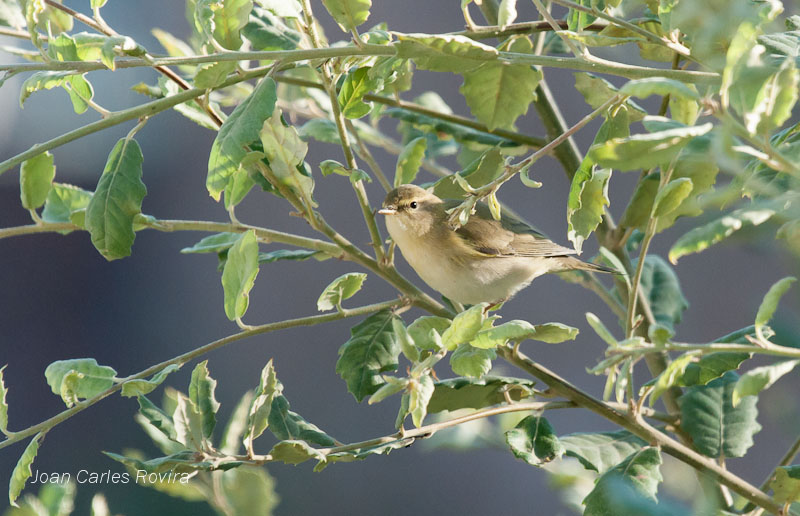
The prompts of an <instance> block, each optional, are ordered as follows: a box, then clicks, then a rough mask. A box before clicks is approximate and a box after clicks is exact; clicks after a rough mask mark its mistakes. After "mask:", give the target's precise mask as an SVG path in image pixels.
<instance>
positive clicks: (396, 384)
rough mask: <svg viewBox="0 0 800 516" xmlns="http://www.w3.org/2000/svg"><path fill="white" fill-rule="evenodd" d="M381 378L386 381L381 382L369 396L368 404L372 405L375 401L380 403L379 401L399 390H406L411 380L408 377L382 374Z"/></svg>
mask: <svg viewBox="0 0 800 516" xmlns="http://www.w3.org/2000/svg"><path fill="white" fill-rule="evenodd" d="M383 379H384V380H386V383H385V384H383V385H382V386H381V387H380V388H379V389H378V390H377V391H375V393H374V394H373V395H372V396H370V397H369V400H367V403H368V404H370V405H374V404H375V403H380V402H381V401H383V400H385V399H386V398H388V397H389V396H392V395H394V394H397V393H398V392H400V391H404V390H406V388H407V387H408V384H409V382H410V381H411V380H410V379H408V378H395V377H394V376H386V375H384V376H383Z"/></svg>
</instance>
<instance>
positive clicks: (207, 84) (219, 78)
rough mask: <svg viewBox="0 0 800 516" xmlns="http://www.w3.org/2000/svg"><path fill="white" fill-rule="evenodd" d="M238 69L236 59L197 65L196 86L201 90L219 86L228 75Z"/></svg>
mask: <svg viewBox="0 0 800 516" xmlns="http://www.w3.org/2000/svg"><path fill="white" fill-rule="evenodd" d="M234 70H236V62H235V61H219V62H217V63H210V64H205V65H202V66H198V67H197V72H196V73H195V75H194V87H195V88H200V89H201V90H208V89H211V88H214V87H216V86H219V85H220V84H222V83H223V82H225V79H227V78H228V75H229V74H231V73H232V72H233V71H234Z"/></svg>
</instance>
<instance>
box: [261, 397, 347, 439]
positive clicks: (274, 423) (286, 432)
mask: <svg viewBox="0 0 800 516" xmlns="http://www.w3.org/2000/svg"><path fill="white" fill-rule="evenodd" d="M268 421H269V429H270V431H271V432H272V433H273V434H275V437H277V438H278V439H281V440H291V439H299V440H301V441H306V442H307V443H309V444H318V445H320V446H334V445H336V440H335V439H334V438H333V437H331V436H329V435H328V434H326V433H325V432H323V431H322V430H320V429H319V428H318V427H317V426H316V425H312V424H311V423H309V422H308V421H306V420H305V419H303V418H302V417H301V416H300V414H297V413H296V412H292V411H291V410H289V400H287V399H286V397H285V396H283V395H282V394H279V395H278V396H275V398H274V399H273V400H272V408H271V409H270V412H269V418H268Z"/></svg>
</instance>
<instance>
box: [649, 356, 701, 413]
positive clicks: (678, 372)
mask: <svg viewBox="0 0 800 516" xmlns="http://www.w3.org/2000/svg"><path fill="white" fill-rule="evenodd" d="M696 357H697V353H691V352H690V353H684V354H683V355H681V356H679V357H678V358H676V359H675V360H673V361H671V362H670V363H669V364H668V365H667V368H666V369H664V370H663V371H662V372H661V374H659V375H658V376H657V377H656V378H654V381H650V382H647V383H646V384H645V385H643V386H642V387H645V386H648V385H652V386H653V390H652V391H650V406H651V407H652V406H653V404H655V402H656V401H658V398H660V397H661V395H662V394H664V393H665V392H667V391H668V390H669V389H671V388H672V387H675V386H677V385H680V384H681V381H682V379H683V376H684V373H685V371H686V368H687V367H688V365H689V364H690V363H691V362H692V361H693V360H695V358H696ZM641 394H642V393H641V391H640V395H641Z"/></svg>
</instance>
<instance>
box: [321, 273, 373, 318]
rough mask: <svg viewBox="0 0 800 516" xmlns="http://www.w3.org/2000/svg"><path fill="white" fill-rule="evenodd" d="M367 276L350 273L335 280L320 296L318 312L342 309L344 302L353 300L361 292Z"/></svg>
mask: <svg viewBox="0 0 800 516" xmlns="http://www.w3.org/2000/svg"><path fill="white" fill-rule="evenodd" d="M366 279H367V275H366V274H364V273H363V272H349V273H347V274H343V275H341V276H339V277H338V278H336V279H335V280H333V281H332V282H331V283H330V284H329V285H328V286H327V287H325V290H323V291H322V294H320V296H319V299H318V300H317V310H319V311H320V312H325V311H327V310H333V309H334V308H337V307H340V306H341V304H342V301H344V300H345V299H348V298H351V297H353V296H354V295H355V293H356V292H358V291H359V290H361V286H362V285H363V284H364V280H366Z"/></svg>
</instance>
